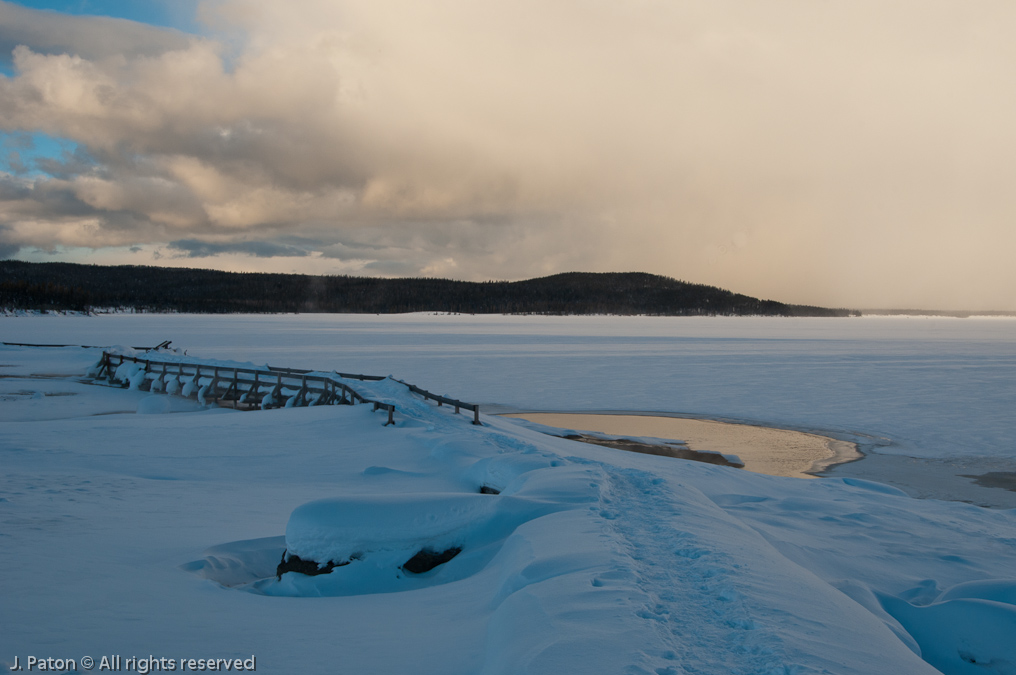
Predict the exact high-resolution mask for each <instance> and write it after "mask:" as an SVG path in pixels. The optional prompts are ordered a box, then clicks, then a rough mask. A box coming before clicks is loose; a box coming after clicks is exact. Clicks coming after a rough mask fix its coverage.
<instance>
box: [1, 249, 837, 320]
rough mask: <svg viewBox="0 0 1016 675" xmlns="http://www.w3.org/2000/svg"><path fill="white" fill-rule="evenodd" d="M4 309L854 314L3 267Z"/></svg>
mask: <svg viewBox="0 0 1016 675" xmlns="http://www.w3.org/2000/svg"><path fill="white" fill-rule="evenodd" d="M0 307H2V308H4V309H8V310H17V309H35V310H77V311H90V310H92V309H94V308H124V309H133V310H136V311H147V312H194V313H215V314H224V313H241V312H244V313H290V312H328V313H340V312H343V313H371V314H394V313H403V312H455V313H463V314H622V315H627V314H648V315H663V316H696V315H728V316H744V315H763V316H847V315H848V314H851V312H848V311H847V310H841V309H825V308H822V307H810V306H804V305H788V304H784V303H781V302H775V301H773V300H759V299H757V298H752V297H749V296H747V295H741V294H738V293H731V292H730V291H725V290H722V289H719V288H715V287H712V286H704V285H701V284H691V283H687V282H684V281H678V280H676V279H671V278H669V277H663V276H658V275H655V274H646V273H643V272H627V273H618V272H609V273H591V272H568V273H565V274H555V275H553V276H549V277H543V278H539V279H529V280H526V281H512V282H508V281H487V282H468V281H451V280H448V279H425V278H412V279H378V278H373V277H350V276H309V275H304V274H265V273H241V272H220V271H216V270H203V269H186V268H171V267H140V266H133V265H123V266H115V267H112V266H101V265H79V264H74V263H26V262H20V261H14V260H5V261H0Z"/></svg>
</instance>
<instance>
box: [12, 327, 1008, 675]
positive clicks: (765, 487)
mask: <svg viewBox="0 0 1016 675" xmlns="http://www.w3.org/2000/svg"><path fill="white" fill-rule="evenodd" d="M558 319H560V320H559V321H558V320H555V319H554V318H546V317H536V318H533V317H429V316H421V315H414V316H408V317H293V316H290V317H187V316H173V317H159V316H146V315H131V316H108V317H53V316H39V317H31V316H29V317H8V318H4V319H2V321H3V323H2V324H0V326H2V330H3V334H4V339H5V340H9V341H19V342H33V341H34V342H46V343H61V344H64V343H66V344H69V343H72V342H81V343H83V344H114V343H128V344H134V345H143V344H157V343H158V342H161V341H162V340H164V339H173V340H174V344H176V345H179V346H182V347H185V348H186V349H187V351H188V354H189V356H188V357H187V358H190V359H201V360H202V361H203V362H206V363H208V364H209V365H221V364H223V363H226V362H227V360H228V359H238V360H240V361H250V362H253V363H258V364H264V363H266V362H267V363H272V364H273V365H284V366H291V367H310V368H316V369H319V370H324V371H328V370H331V369H332V368H335V369H337V370H339V371H344V372H368V373H371V372H373V373H378V374H386V373H389V372H390V373H394V374H395V376H396V377H399V378H400V379H403V380H406V381H409V382H414V383H415V384H418V385H420V386H422V387H424V388H427V389H430V390H432V391H435V392H440V393H443V394H445V395H449V396H453V397H455V398H460V399H463V400H479V401H480V402H481V403H483V402H488V403H497V404H499V405H500V409H513V408H514V409H540V408H544V409H570V410H617V409H624V408H628V409H630V410H650V409H658V410H666V411H669V412H684V413H693V412H699V413H703V414H705V415H711V416H714V417H732V418H737V419H745V420H748V419H751V420H757V421H764V420H768V421H771V422H774V423H777V424H781V425H783V426H787V427H797V428H805V429H812V430H815V429H818V430H825V431H828V432H831V433H837V434H841V435H843V436H844V437H849V438H853V439H862V440H863V439H865V438H869V439H875V440H872V441H871V442H869V443H868V445H867V449H868V450H869V452H870V451H871V450H873V449H876V450H878V451H880V452H887V453H894V454H893V455H891V456H892V457H895V458H898V459H900V460H908V461H909V460H910V458H912V457H917V458H918V459H916V460H914V461H920V462H923V463H918V464H914V465H913V467H912V468H915V467H916V469H917V470H916V471H913V472H912V473H915V474H916V475H913V476H911V477H910V478H909V481H910V482H909V484H907V485H904V487H906V488H907V490H908V491H909V492H915V491H918V489H919V483H920V478H921V476H920V469H921V468H922V467H925V466H929V464H928V463H929V462H931V463H934V466H936V467H939V468H941V467H947V468H948V467H951V466H953V465H951V464H949V462H953V461H955V460H957V458H961V459H962V460H963V462H964V466H966V467H969V466H971V465H973V466H976V467H983V466H989V465H990V466H992V467H995V470H1007V469H1008V470H1012V469H1011V468H1010V467H1012V466H1013V464H1012V462H1013V452H1012V444H1011V443H1012V441H1011V439H1012V438H1014V437H1016V434H1014V433H1013V431H1014V430H1013V427H1012V425H1013V421H1012V418H1011V410H1012V409H1013V408H1012V406H1011V403H1012V400H1013V399H1012V396H1013V392H1014V387H1016V385H1014V384H1013V382H1014V381H1016V378H1014V377H1013V375H1014V368H1016V349H1014V347H1013V344H1014V342H1016V341H1014V340H1013V339H1012V338H1013V337H1014V336H1016V322H1009V321H1002V320H995V321H970V320H902V319H879V320H866V319H863V320H853V319H851V320H838V321H836V320H827V321H825V322H819V321H811V320H802V321H796V320H787V321H785V322H784V323H780V322H777V321H770V320H754V319H747V320H741V321H739V320H683V321H682V320H661V321H656V320H654V319H648V318H642V319H640V318H631V319H623V318H609V317H602V318H581V320H579V319H576V318H558ZM742 321H743V322H742ZM174 322H175V323H174ZM71 338H73V339H71ZM230 340H232V342H233V343H235V347H231V346H230ZM97 354H98V352H97V351H96V350H94V349H80V348H62V349H31V348H20V347H0V366H3V367H2V368H0V374H3V375H8V376H12V377H5V378H0V387H2V389H0V541H2V542H3V546H2V547H0V564H2V565H3V569H4V570H5V574H4V576H3V578H2V580H0V597H3V598H4V601H3V603H2V604H0V663H4V664H6V665H13V662H14V657H15V655H17V656H20V659H21V663H22V664H24V663H25V659H26V657H27V656H28V655H35V656H38V657H46V656H52V657H56V658H80V657H81V656H83V655H86V654H90V655H92V656H93V657H96V658H98V657H99V656H100V655H102V654H122V655H125V656H131V655H136V656H144V657H148V656H149V655H154V656H156V657H160V656H170V657H175V658H178V659H179V658H183V657H188V658H244V659H246V658H250V657H251V655H256V656H257V666H258V669H259V670H260V671H262V672H269V673H289V672H347V671H348V672H376V673H392V672H416V673H442V674H445V673H463V674H464V673H551V672H553V673H561V672H589V673H601V672H602V673H607V672H610V673H631V674H635V673H645V674H650V675H660V674H668V673H709V674H712V673H716V674H720V673H723V674H727V673H744V674H747V673H765V674H768V673H781V674H784V675H786V674H788V673H796V674H798V675H803V674H806V673H807V674H810V673H837V674H840V673H843V674H848V673H858V674H861V673H864V674H870V673H883V672H894V673H901V674H910V673H913V674H920V673H929V674H933V673H936V672H943V673H974V672H976V673H1016V647H1014V641H1013V640H1012V639H1011V636H1012V635H1013V634H1016V620H1014V617H1016V590H1014V589H1016V575H1014V573H1013V570H1014V569H1016V566H1014V563H1016V510H1012V509H1005V508H991V509H989V508H982V507H979V506H975V505H972V504H968V503H963V502H958V501H942V500H935V499H915V498H913V497H912V496H909V495H908V494H907V492H904V491H902V490H901V489H898V488H897V487H893V486H889V485H886V484H885V483H883V482H881V481H873V480H870V479H867V478H858V477H856V476H853V475H839V474H837V473H836V472H834V475H833V476H832V477H826V478H819V479H815V480H799V479H794V478H781V477H773V476H763V475H757V474H751V473H748V472H746V471H742V470H738V469H734V468H730V467H721V466H715V465H707V464H701V463H695V462H687V461H682V460H675V459H671V458H664V457H655V456H650V455H639V454H634V453H625V452H622V451H619V450H614V449H611V448H605V447H601V446H594V445H588V444H582V443H576V442H572V441H568V440H566V439H562V438H557V437H553V436H548V435H546V434H543V433H540V432H539V430H538V429H535V428H527V427H526V426H525V425H522V424H519V423H516V422H514V421H512V420H509V419H506V418H499V417H495V416H491V415H487V414H484V415H482V416H481V417H482V421H483V426H474V425H472V424H470V421H471V415H466V414H461V415H456V414H455V413H454V411H453V409H452V408H450V407H448V406H443V407H437V406H436V405H435V404H434V403H432V402H425V401H423V400H422V399H421V398H419V397H417V396H415V395H412V394H410V393H409V391H408V390H407V389H406V388H405V387H404V386H402V385H401V384H399V383H397V382H394V381H393V380H383V381H380V382H358V381H354V382H353V383H352V384H353V386H354V387H355V388H356V389H357V390H358V391H361V393H363V394H364V395H367V396H369V397H370V398H373V399H376V400H379V401H383V402H389V403H393V404H394V405H396V408H397V412H396V414H395V425H394V426H389V427H385V426H384V423H385V421H386V420H387V414H386V413H385V412H378V413H374V412H372V410H371V406H369V405H359V406H319V407H292V408H278V409H273V410H267V411H255V412H236V411H232V410H227V409H218V408H212V407H207V406H206V407H202V406H200V404H199V402H198V401H195V400H193V399H183V398H180V396H179V395H177V396H167V395H165V394H161V393H156V394H152V393H149V392H146V391H140V390H137V389H135V388H131V387H129V388H114V387H108V386H95V385H91V384H85V383H83V382H81V381H80V380H81V379H82V378H83V375H84V373H85V372H86V371H87V370H88V369H89V367H90V366H92V364H93V363H94V362H95V361H96V360H97ZM527 354H529V355H530V356H531V359H532V361H533V362H532V363H529V362H528V361H527V357H526V355H527ZM160 358H162V357H160ZM167 358H169V357H167ZM177 358H182V357H177ZM652 363H655V364H656V366H655V368H653V367H651V364H652ZM661 364H663V365H661ZM247 366H248V367H250V364H247ZM943 370H945V371H948V372H947V373H945V374H943V372H942V371H943ZM124 375H125V377H126V379H127V381H128V382H131V384H133V380H131V377H130V369H129V368H128V369H126V370H125V373H124ZM135 376H136V373H135ZM671 379H673V380H674V381H673V382H671ZM946 379H947V380H948V381H949V383H950V386H949V388H948V389H947V390H945V391H942V390H940V389H939V388H938V387H939V385H940V384H941V382H943V381H944V380H946ZM201 384H206V383H197V385H196V386H200V385H201ZM763 385H764V386H763ZM139 386H140V384H139ZM167 387H168V383H167ZM484 387H486V388H487V389H484ZM865 387H867V388H869V389H870V392H871V396H872V397H874V398H875V399H876V401H875V402H874V403H873V402H871V401H868V400H866V399H865V396H864V389H865ZM569 388H570V389H569ZM696 388H698V389H699V391H696ZM763 390H764V391H768V392H770V394H771V395H769V396H761V397H760V392H762V391H763ZM36 393H42V394H43V396H42V398H37V397H35V394H36ZM59 393H64V394H68V395H61V396H57V395H54V394H59ZM194 393H195V394H196V393H197V391H196V390H195V392H194ZM178 394H179V392H178ZM696 394H700V395H701V397H697V396H696ZM950 394H955V396H951V395H950ZM159 401H171V403H168V404H160V403H159ZM164 405H168V406H170V407H169V408H168V409H167V408H165V407H164ZM176 406H184V408H186V409H187V411H186V412H176V411H175V410H176ZM135 411H136V412H137V413H169V412H172V414H136V412H135ZM907 411H909V413H910V414H909V415H907V414H904V413H906V412H907ZM1003 411H1008V412H1009V413H1010V414H1008V415H1006V414H1003ZM914 416H917V417H918V418H919V419H918V420H916V421H915V419H914ZM954 424H955V425H958V428H953V426H952V425H954ZM966 434H969V439H968V440H967V441H965V442H964V444H962V445H956V446H953V445H951V443H952V442H953V441H954V440H955V439H956V438H959V437H961V436H963V437H964V438H966V437H967V436H966ZM879 438H882V439H885V440H884V441H878V439H879ZM876 441H878V444H876ZM905 453H910V454H909V455H907V454H905ZM871 461H872V458H871V457H869V458H867V459H864V460H862V461H861V462H858V463H857V465H864V464H866V463H871ZM847 466H848V467H849V466H852V465H847ZM957 466H958V465H957ZM964 470H968V469H964ZM966 482H967V479H963V478H961V477H958V476H956V475H955V474H953V475H952V482H951V483H949V485H950V486H951V487H950V488H949V489H953V488H955V487H956V486H957V485H961V484H965V483H966ZM481 486H488V487H491V488H495V489H497V490H499V491H500V494H480V493H479V489H480V487H481ZM942 489H945V488H942ZM970 489H971V490H974V491H973V492H971V493H970V494H975V495H983V494H995V493H1000V494H1010V493H1008V492H1007V491H1006V490H1002V489H999V488H976V489H974V488H970ZM447 547H459V548H461V553H459V554H458V555H456V556H455V557H454V558H452V559H451V560H449V561H448V562H446V563H444V564H443V565H439V566H437V567H435V568H434V569H432V570H430V571H427V572H424V573H422V574H412V573H408V572H406V571H405V570H404V569H402V565H403V564H404V563H405V562H406V561H407V559H408V558H409V557H410V556H412V555H414V554H415V553H416V552H418V551H420V550H423V549H431V550H441V549H444V548H447ZM287 550H288V551H289V552H290V553H291V554H298V555H300V556H301V557H302V556H304V555H306V556H307V557H308V558H311V559H314V560H316V561H318V562H324V561H325V560H326V559H328V560H333V561H335V562H338V561H340V560H341V561H349V564H348V565H343V566H340V567H336V568H335V569H334V570H333V571H332V572H331V573H329V574H322V575H318V576H305V575H299V574H297V573H293V572H290V573H286V574H284V575H282V578H281V579H277V578H276V565H278V563H279V561H280V560H281V559H282V556H283V552H284V551H287Z"/></svg>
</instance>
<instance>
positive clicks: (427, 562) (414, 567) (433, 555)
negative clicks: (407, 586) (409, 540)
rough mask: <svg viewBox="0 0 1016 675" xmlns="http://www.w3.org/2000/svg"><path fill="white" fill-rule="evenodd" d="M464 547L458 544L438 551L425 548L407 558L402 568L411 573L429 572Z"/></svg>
mask: <svg viewBox="0 0 1016 675" xmlns="http://www.w3.org/2000/svg"><path fill="white" fill-rule="evenodd" d="M461 552H462V549H461V548H460V547H458V546H456V547H454V548H450V549H447V550H445V551H441V552H440V553H438V552H437V551H431V550H429V549H423V550H422V551H420V552H419V553H417V554H416V555H414V556H413V557H412V558H410V559H409V560H407V561H406V562H405V564H404V565H403V566H402V569H403V570H405V571H406V572H409V573H411V574H423V573H424V572H429V571H431V570H432V569H434V568H435V567H437V566H438V565H443V564H445V563H446V562H448V561H449V560H451V559H452V558H454V557H455V556H457V555H458V554H459V553H461Z"/></svg>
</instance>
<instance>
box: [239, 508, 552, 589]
mask: <svg viewBox="0 0 1016 675" xmlns="http://www.w3.org/2000/svg"><path fill="white" fill-rule="evenodd" d="M558 508H559V507H558ZM553 510H557V509H556V508H555V507H553V506H550V505H548V504H547V503H545V502H541V501H538V500H529V499H524V498H519V497H504V496H495V495H488V494H480V493H422V494H413V493H409V494H401V495H390V494H386V495H365V496H355V497H342V498H335V499H323V500H318V501H314V502H310V503H308V504H304V505H302V506H300V507H298V508H297V509H296V510H295V511H294V512H293V514H292V515H291V516H290V519H289V523H288V525H287V526H286V537H285V544H286V558H287V559H289V558H291V557H294V556H296V557H299V558H300V559H302V560H303V561H314V562H317V563H318V564H319V565H321V566H325V565H326V564H327V563H334V564H335V567H334V568H332V569H331V571H330V572H328V573H325V574H318V575H315V576H309V575H306V574H300V573H297V572H287V573H284V574H281V575H280V578H279V579H277V580H276V579H266V580H263V581H261V582H258V583H256V584H254V585H253V587H252V588H251V589H250V590H253V591H254V592H258V593H264V594H266V595H284V596H339V595H364V594H371V593H389V592H395V591H401V590H409V589H412V588H421V587H425V586H432V585H437V584H443V583H448V582H450V581H457V580H459V579H463V578H466V577H468V576H472V575H473V574H475V573H476V572H478V571H479V570H480V569H483V568H484V567H485V566H486V564H487V563H488V562H490V560H491V559H492V558H493V557H494V556H495V555H496V554H497V552H498V550H500V548H501V545H502V544H503V542H504V541H505V539H507V538H508V537H509V536H510V535H511V534H512V533H513V532H514V531H515V530H516V529H517V528H518V527H519V526H520V525H522V524H523V523H526V522H528V521H530V520H533V519H535V518H538V517H540V516H542V515H545V514H547V513H549V512H550V511H553ZM455 549H457V551H456V552H455V554H453V556H452V557H451V558H450V559H448V560H446V561H445V562H443V563H441V564H439V565H437V566H436V567H434V568H433V569H430V570H428V571H425V572H422V573H413V572H412V566H411V565H407V563H408V562H409V561H410V560H413V559H414V558H417V556H419V555H420V554H421V553H423V554H424V555H425V556H429V555H438V556H439V555H440V554H442V553H447V552H449V551H452V550H455Z"/></svg>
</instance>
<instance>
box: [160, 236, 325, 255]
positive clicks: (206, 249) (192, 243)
mask: <svg viewBox="0 0 1016 675" xmlns="http://www.w3.org/2000/svg"><path fill="white" fill-rule="evenodd" d="M169 248H170V249H173V250H177V251H182V252H184V253H185V254H186V255H187V257H188V258H206V257H210V256H216V255H220V254H222V253H243V254H246V255H251V256H254V257H256V258H274V257H277V256H282V257H303V256H307V255H310V252H309V251H307V250H306V249H302V248H299V247H296V246H287V245H283V244H277V243H274V242H270V241H240V242H228V243H221V244H216V243H211V242H205V241H200V240H197V239H181V240H179V241H171V242H169Z"/></svg>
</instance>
